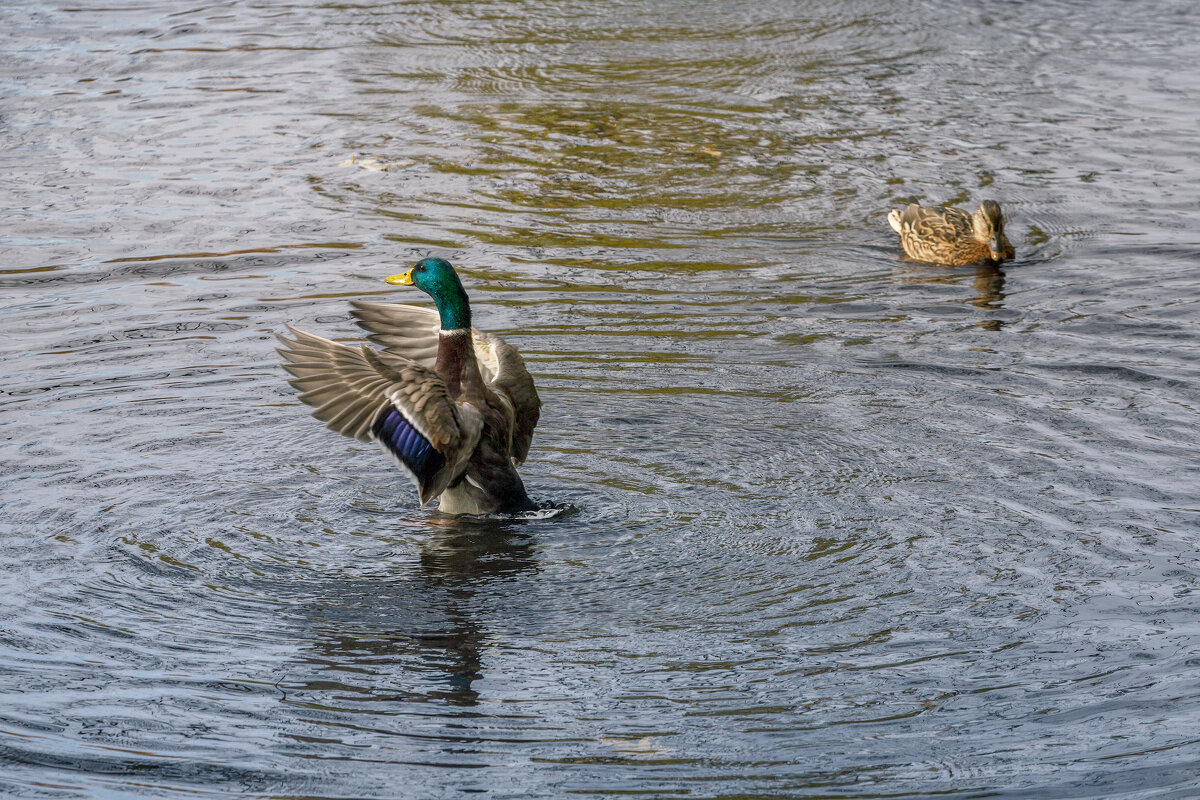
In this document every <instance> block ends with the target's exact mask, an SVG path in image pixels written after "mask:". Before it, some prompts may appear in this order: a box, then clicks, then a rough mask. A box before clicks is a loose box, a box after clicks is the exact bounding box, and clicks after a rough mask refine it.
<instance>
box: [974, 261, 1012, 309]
mask: <svg viewBox="0 0 1200 800" xmlns="http://www.w3.org/2000/svg"><path fill="white" fill-rule="evenodd" d="M971 286H973V287H974V289H975V291H976V292H978V293H979V294H978V295H977V296H976V297H975V299H974V300H972V301H971V305H973V306H975V307H977V308H986V309H996V308H1000V307H1001V306H1002V305H1003V304H1004V303H1003V301H1004V270H1002V269H1000V267H998V266H996V265H995V264H991V263H988V264H980V265H979V266H978V267H976V269H975V279H974V280H973V281H971Z"/></svg>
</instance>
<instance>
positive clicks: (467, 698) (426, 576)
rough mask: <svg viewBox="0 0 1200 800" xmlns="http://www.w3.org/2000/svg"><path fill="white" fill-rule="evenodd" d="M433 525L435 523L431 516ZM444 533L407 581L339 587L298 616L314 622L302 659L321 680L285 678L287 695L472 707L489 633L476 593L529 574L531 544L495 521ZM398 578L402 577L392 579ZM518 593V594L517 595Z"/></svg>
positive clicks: (454, 525)
mask: <svg viewBox="0 0 1200 800" xmlns="http://www.w3.org/2000/svg"><path fill="white" fill-rule="evenodd" d="M435 519H436V518H435ZM464 521H467V520H463V519H461V518H460V519H457V520H451V519H447V518H442V520H441V522H443V523H444V525H443V526H442V527H443V529H441V530H435V531H434V532H433V534H432V535H431V536H429V537H427V538H425V539H423V540H422V542H421V553H420V566H419V571H418V572H417V574H416V575H414V576H412V579H409V580H404V579H403V577H404V576H393V579H392V580H389V581H386V582H382V583H381V582H378V581H369V580H364V581H356V580H342V581H339V582H338V583H337V584H336V585H334V586H331V587H329V590H328V591H327V592H325V593H323V595H322V599H321V601H320V602H319V603H318V604H317V605H315V606H314V607H313V608H312V609H311V610H309V611H308V612H307V613H306V614H305V615H304V616H305V617H306V618H307V619H308V620H310V621H311V622H312V623H314V628H313V630H312V632H311V635H312V636H313V639H312V642H311V644H310V645H309V646H308V647H307V648H306V652H305V654H304V656H303V658H302V659H301V661H302V663H304V664H308V665H311V666H312V667H316V668H317V669H318V670H319V677H313V678H312V679H309V680H304V679H300V680H293V681H292V682H291V683H290V686H289V689H290V690H291V691H293V692H305V693H314V692H320V693H327V692H330V691H333V692H335V693H336V697H335V698H328V697H320V698H316V699H314V698H312V697H309V698H308V699H309V700H310V701H315V702H318V703H320V704H323V705H327V704H334V705H343V706H344V705H345V704H347V703H350V704H353V703H363V704H366V705H365V706H363V707H364V708H377V707H378V705H377V704H378V703H379V702H380V701H388V702H395V701H414V702H424V701H427V700H438V701H442V702H445V703H449V704H452V705H456V706H470V705H474V704H475V703H476V702H477V701H478V699H479V692H478V691H476V690H475V688H474V686H473V684H474V683H475V681H477V680H480V679H481V678H482V677H483V676H484V666H485V658H486V654H487V652H488V646H489V643H490V641H491V638H492V637H491V635H490V634H489V632H488V626H487V624H486V623H487V620H486V618H483V617H482V616H481V614H482V612H481V610H480V603H479V601H478V599H477V597H476V595H477V592H480V591H487V589H488V587H490V586H492V585H493V584H497V583H502V582H505V581H511V580H516V579H518V578H519V577H520V576H522V575H525V574H527V573H529V572H531V571H534V570H536V569H537V561H536V559H535V558H534V549H533V544H532V541H531V540H530V539H529V538H528V537H527V536H523V535H520V534H513V533H511V532H510V531H511V530H515V528H513V527H509V526H508V525H506V524H504V522H503V521H499V520H479V522H481V523H484V522H492V523H495V524H491V525H484V524H480V525H476V526H467V527H463V526H461V525H460V524H459V523H461V522H464ZM396 578H401V579H399V580H397V579H396ZM517 593H518V594H519V591H518V592H517Z"/></svg>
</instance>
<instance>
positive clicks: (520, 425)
mask: <svg viewBox="0 0 1200 800" xmlns="http://www.w3.org/2000/svg"><path fill="white" fill-rule="evenodd" d="M471 333H472V335H473V340H474V344H475V358H476V360H477V361H478V362H479V371H480V373H481V374H482V375H483V380H484V382H486V383H487V385H488V386H489V387H490V388H491V389H492V391H493V392H495V393H496V395H497V396H499V397H500V398H501V400H502V401H503V402H505V403H507V404H508V406H509V407H510V410H511V414H512V416H511V419H510V421H511V423H512V451H511V453H510V455H511V456H512V459H513V461H514V462H515V463H516V464H517V465H518V466H519V465H521V464H523V463H524V462H525V458H526V456H528V455H529V445H530V443H531V442H532V441H533V429H534V428H535V427H536V426H537V423H538V418H539V417H540V416H541V413H542V411H541V409H542V400H541V398H540V397H538V393H537V388H536V387H534V385H533V378H532V377H530V375H529V371H528V370H527V369H525V359H523V358H521V354H520V353H518V352H517V348H515V347H513V346H512V345H511V344H509V343H508V342H506V341H504V340H503V339H501V338H500V337H499V336H497V335H496V334H494V333H484V332H483V331H479V330H474V329H472V331H471Z"/></svg>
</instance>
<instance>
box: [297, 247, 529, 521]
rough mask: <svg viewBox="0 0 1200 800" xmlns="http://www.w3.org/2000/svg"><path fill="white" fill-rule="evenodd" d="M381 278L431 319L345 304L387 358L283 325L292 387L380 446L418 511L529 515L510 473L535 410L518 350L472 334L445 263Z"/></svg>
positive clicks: (338, 424) (320, 415)
mask: <svg viewBox="0 0 1200 800" xmlns="http://www.w3.org/2000/svg"><path fill="white" fill-rule="evenodd" d="M387 282H388V283H390V284H400V285H404V286H416V287H417V288H418V289H420V290H422V291H424V292H425V293H426V294H428V295H429V296H430V297H432V298H433V302H434V303H435V304H436V305H437V311H433V310H431V309H428V308H422V307H420V306H404V305H397V304H394V303H362V302H352V303H351V305H352V306H353V307H354V310H353V311H351V312H350V313H351V315H352V316H353V317H354V319H355V321H356V322H357V323H358V324H359V326H361V327H362V328H365V329H366V330H367V332H368V333H369V334H370V335H369V336H368V339H369V340H370V341H372V342H374V343H375V344H378V345H380V346H381V347H382V348H383V349H382V350H376V349H375V348H372V347H368V346H367V345H365V344H364V345H358V346H356V347H351V346H348V345H344V344H339V343H337V342H331V341H329V340H328V339H322V338H321V337H319V336H313V335H312V334H311V333H305V332H303V331H298V330H296V329H295V328H293V327H291V326H290V325H289V326H288V330H289V331H290V332H291V333H292V335H293V336H294V337H295V338H294V339H288V338H285V337H284V336H280V337H279V338H280V339H281V340H282V341H283V343H284V345H285V346H284V347H282V348H280V349H279V353H280V354H281V355H282V356H283V357H284V359H285V360H286V361H287V363H285V364H284V369H286V370H287V371H288V372H290V373H291V374H292V375H293V376H295V377H294V378H293V379H292V380H291V381H289V382H290V383H291V384H292V386H294V387H296V388H297V389H299V390H300V391H301V393H302V394H301V395H300V399H301V400H303V401H304V402H305V403H308V404H309V405H310V406H313V407H314V408H315V409H316V410H315V411H313V416H314V417H316V418H317V419H319V420H321V421H322V422H324V423H325V424H326V425H327V426H328V427H329V428H330V429H331V430H334V431H337V432H338V433H340V434H342V435H344V436H352V437H354V438H355V439H358V440H359V441H360V442H369V441H372V440H374V441H377V442H379V443H380V444H381V445H383V447H384V449H385V450H387V451H388V452H389V453H391V455H392V457H393V458H394V459H395V461H396V464H397V465H398V466H399V467H400V469H401V470H403V471H404V472H405V473H407V474H408V476H409V477H410V478H411V479H412V480H413V482H414V483H416V486H417V492H418V494H419V497H420V500H421V505H422V507H423V506H424V505H425V504H426V503H428V502H429V501H430V500H432V499H433V498H435V497H437V498H439V503H438V508H439V509H440V510H442V511H444V512H446V513H448V514H490V513H495V512H499V513H507V514H511V513H516V512H520V511H528V510H530V509H533V508H534V505H533V503H532V502H531V501H530V499H529V496H528V495H526V494H525V486H524V484H522V483H521V477H520V476H519V475H518V474H517V470H516V467H517V466H518V465H520V464H521V463H522V462H523V461H524V460H525V456H526V455H527V454H528V453H529V443H530V440H531V439H532V438H533V428H534V426H535V425H537V421H538V414H539V409H540V408H541V405H542V403H541V400H539V399H538V394H537V390H536V389H535V388H534V386H533V379H532V378H530V377H529V373H528V372H527V371H526V370H525V362H524V361H523V360H522V359H521V356H520V354H519V353H517V350H516V348H515V347H513V346H511V345H509V344H506V343H505V342H504V341H503V340H502V339H501V338H500V337H499V336H496V335H494V334H490V333H484V332H482V331H479V330H476V329H475V328H472V327H471V307H470V305H469V304H468V302H467V293H466V292H465V291H464V290H463V286H462V282H461V281H460V280H459V279H458V274H457V273H456V272H455V271H454V267H452V266H450V262H448V261H445V260H443V259H440V258H427V259H425V260H423V261H421V262H419V263H417V264H416V265H415V266H414V267H413V268H412V269H410V270H409V271H408V272H405V273H404V274H403V275H393V276H391V277H390V278H387Z"/></svg>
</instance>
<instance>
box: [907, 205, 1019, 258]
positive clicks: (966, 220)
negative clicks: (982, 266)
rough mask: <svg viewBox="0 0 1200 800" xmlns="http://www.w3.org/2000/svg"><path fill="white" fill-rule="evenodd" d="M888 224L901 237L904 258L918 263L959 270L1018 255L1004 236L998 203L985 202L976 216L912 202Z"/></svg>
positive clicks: (1002, 217)
mask: <svg viewBox="0 0 1200 800" xmlns="http://www.w3.org/2000/svg"><path fill="white" fill-rule="evenodd" d="M888 222H889V223H890V224H891V226H892V230H894V231H895V232H896V233H898V234H900V247H901V249H903V250H904V255H906V256H908V257H909V258H911V259H914V260H916V261H926V262H929V263H931V264H945V265H946V266H948V267H958V266H961V265H963V264H973V263H975V262H977V261H1004V260H1006V259H1011V258H1012V257H1013V256H1014V255H1015V252H1014V251H1013V246H1012V244H1011V243H1010V242H1009V241H1008V237H1007V236H1005V235H1004V216H1003V215H1002V214H1001V213H1000V204H999V203H997V202H996V201H994V200H984V201H983V202H982V203H980V204H979V208H978V210H976V211H975V213H974V214H968V213H967V212H966V211H960V210H959V209H957V208H940V207H937V206H919V205H917V204H916V203H911V204H909V206H908V207H907V208H905V209H904V210H903V211H900V210H899V209H892V211H891V212H890V213H889V214H888Z"/></svg>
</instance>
